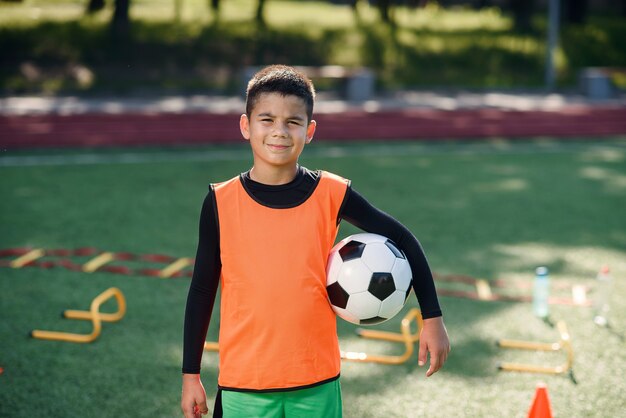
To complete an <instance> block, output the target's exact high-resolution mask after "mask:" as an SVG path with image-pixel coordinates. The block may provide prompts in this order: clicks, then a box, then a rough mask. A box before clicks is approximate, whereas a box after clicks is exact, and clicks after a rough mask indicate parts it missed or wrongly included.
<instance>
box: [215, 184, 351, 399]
mask: <svg viewBox="0 0 626 418" xmlns="http://www.w3.org/2000/svg"><path fill="white" fill-rule="evenodd" d="M348 184H349V181H348V180H345V179H342V178H340V177H338V176H336V175H334V174H330V173H327V172H321V175H320V178H319V181H318V184H317V185H316V188H315V190H314V191H313V193H312V194H311V195H310V196H309V197H308V198H307V200H306V201H304V202H303V203H301V204H300V205H298V206H296V207H292V208H286V209H273V208H269V207H266V206H263V205H262V204H260V203H258V202H256V201H255V200H254V199H253V198H252V197H250V195H248V193H247V192H246V190H245V189H244V187H243V184H242V183H241V180H240V178H239V177H235V178H233V179H231V180H229V181H227V182H224V183H220V184H217V185H215V186H214V191H215V200H216V202H217V213H218V220H219V239H220V256H221V261H222V273H221V286H222V289H221V292H222V296H221V298H222V299H221V307H220V315H221V319H220V321H221V325H220V335H219V343H220V370H219V378H218V383H219V386H220V387H222V388H224V389H234V390H252V391H255V390H258V391H264V390H280V389H293V388H299V387H306V386H311V385H315V384H318V383H323V382H325V381H329V380H333V379H335V378H336V377H337V376H338V375H339V371H340V356H339V343H338V341H337V330H336V320H335V314H334V313H333V311H332V309H331V307H330V304H329V302H328V298H327V293H326V262H327V258H328V253H329V252H330V250H331V248H332V246H333V244H334V242H335V238H336V236H337V232H338V228H339V227H338V224H337V215H338V213H339V209H340V206H341V204H342V202H343V199H344V197H345V194H346V191H347V188H348Z"/></svg>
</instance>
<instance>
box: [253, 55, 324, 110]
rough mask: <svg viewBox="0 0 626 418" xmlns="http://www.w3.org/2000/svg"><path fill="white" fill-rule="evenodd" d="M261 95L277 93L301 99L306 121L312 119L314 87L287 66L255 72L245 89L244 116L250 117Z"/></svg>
mask: <svg viewBox="0 0 626 418" xmlns="http://www.w3.org/2000/svg"><path fill="white" fill-rule="evenodd" d="M263 93H279V94H282V95H283V96H296V97H299V98H301V99H302V100H303V101H304V103H305V105H306V111H307V117H308V121H309V122H310V121H311V120H312V118H313V103H314V102H315V87H314V86H313V82H312V81H311V80H310V79H309V77H307V76H306V75H305V74H304V73H302V72H301V71H298V70H297V69H295V68H293V67H290V66H287V65H270V66H268V67H265V68H263V69H262V70H260V71H259V72H257V73H256V74H255V75H254V76H253V77H252V78H251V79H250V81H249V82H248V88H247V89H246V114H247V115H248V117H250V115H251V113H252V109H253V108H254V106H255V104H256V101H257V100H258V98H259V96H260V95H261V94H263Z"/></svg>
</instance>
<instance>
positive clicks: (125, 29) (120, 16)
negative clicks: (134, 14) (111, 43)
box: [110, 0, 130, 39]
mask: <svg viewBox="0 0 626 418" xmlns="http://www.w3.org/2000/svg"><path fill="white" fill-rule="evenodd" d="M129 7H130V0H115V11H114V12H113V18H112V19H111V24H110V29H111V34H112V35H113V38H116V39H117V38H127V37H128V34H129V32H130V19H129V17H128V9H129Z"/></svg>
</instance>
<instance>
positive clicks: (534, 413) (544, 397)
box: [528, 383, 552, 418]
mask: <svg viewBox="0 0 626 418" xmlns="http://www.w3.org/2000/svg"><path fill="white" fill-rule="evenodd" d="M528 418H552V410H551V409H550V399H549V398H548V388H547V387H546V384H545V383H538V384H537V390H536V391H535V399H534V400H533V404H532V406H531V407H530V411H528Z"/></svg>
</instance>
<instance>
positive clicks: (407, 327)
mask: <svg viewBox="0 0 626 418" xmlns="http://www.w3.org/2000/svg"><path fill="white" fill-rule="evenodd" d="M413 321H415V322H416V324H417V331H416V332H415V333H414V334H413V333H412V332H411V324H412V323H413ZM423 327H424V321H423V320H422V314H421V312H420V310H419V309H417V308H413V309H411V310H410V311H409V312H408V313H407V314H406V315H405V316H404V318H402V322H401V324H400V333H397V332H388V331H377V330H371V329H358V330H357V334H358V335H359V336H360V337H363V338H370V339H374V340H384V341H391V342H397V343H404V347H405V351H404V353H403V354H402V355H399V356H390V355H379V354H367V353H363V352H355V351H341V358H342V359H344V360H348V361H357V362H363V363H380V364H402V363H405V362H406V361H407V360H408V359H409V358H411V355H413V351H414V347H415V343H416V342H417V341H419V337H420V332H421V330H422V328H423Z"/></svg>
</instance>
